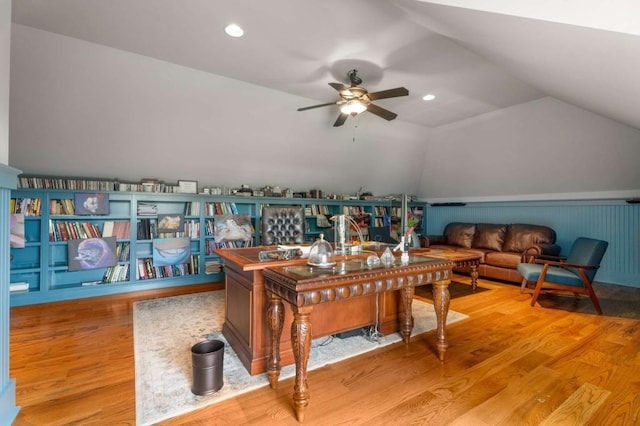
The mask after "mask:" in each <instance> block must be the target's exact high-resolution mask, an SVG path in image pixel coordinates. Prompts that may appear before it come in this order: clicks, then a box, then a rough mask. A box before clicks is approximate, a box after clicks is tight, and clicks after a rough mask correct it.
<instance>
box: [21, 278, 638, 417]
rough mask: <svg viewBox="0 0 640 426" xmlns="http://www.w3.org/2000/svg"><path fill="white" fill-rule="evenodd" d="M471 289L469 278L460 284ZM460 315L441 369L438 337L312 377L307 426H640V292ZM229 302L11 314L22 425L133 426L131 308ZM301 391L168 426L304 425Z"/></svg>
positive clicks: (100, 303)
mask: <svg viewBox="0 0 640 426" xmlns="http://www.w3.org/2000/svg"><path fill="white" fill-rule="evenodd" d="M457 279H458V280H460V281H463V282H468V280H469V278H468V277H464V276H462V277H457ZM479 284H480V286H483V287H488V288H491V289H492V291H485V292H482V293H478V294H475V295H472V296H467V297H462V298H458V299H454V300H452V301H451V309H453V310H455V311H458V312H462V313H465V314H467V315H469V318H468V319H467V320H464V321H461V322H459V323H456V324H453V325H451V326H449V327H448V335H449V342H450V347H449V350H448V351H447V354H446V361H445V363H444V364H441V363H440V362H439V361H438V359H437V357H436V355H435V344H434V334H433V332H430V333H426V334H424V335H422V336H418V337H415V338H413V339H412V342H411V344H410V345H408V346H407V345H404V344H402V343H399V344H396V345H392V346H388V347H385V348H381V349H379V350H376V351H374V352H370V353H368V354H365V355H362V356H359V357H355V358H351V359H349V360H346V361H343V362H340V363H337V364H333V365H330V366H327V367H324V368H322V369H319V370H315V371H312V372H310V373H309V386H310V392H311V401H310V405H309V407H308V409H307V413H306V418H305V422H304V423H305V424H307V425H336V424H342V425H361V424H366V425H369V426H370V425H379V424H385V425H388V424H393V425H405V424H416V425H421V424H425V425H426V424H428V425H449V424H454V425H483V424H484V425H538V424H548V425H551V424H553V425H557V424H562V425H565V424H566V425H568V424H571V425H583V424H584V425H637V424H640V354H639V349H640V288H629V287H620V286H610V285H604V284H596V293H597V294H598V296H599V298H600V302H601V305H602V308H603V310H604V313H605V314H604V316H598V315H595V310H594V309H593V307H592V306H591V303H590V301H589V300H588V299H586V298H583V299H580V300H579V301H575V300H574V299H573V297H567V298H558V297H552V296H545V297H544V298H542V299H541V303H542V305H543V306H544V307H540V306H536V307H534V308H532V307H530V306H529V300H530V296H529V295H527V294H520V289H519V287H518V286H515V285H509V284H501V283H494V282H490V281H486V280H480V281H479ZM217 288H222V284H220V283H218V284H209V285H202V286H193V287H189V288H177V289H170V290H167V291H155V292H147V293H137V294H133V295H119V296H109V297H102V298H95V299H85V300H80V301H70V302H63V303H53V304H47V305H36V306H28V307H19V308H12V309H11V336H10V345H11V346H10V367H11V368H10V377H11V378H15V379H16V382H17V390H16V394H17V395H16V398H17V403H18V405H20V406H21V407H22V408H21V411H20V413H19V415H18V418H17V420H16V422H15V424H16V425H68V424H82V425H84V424H96V425H97V424H100V425H103V424H105V425H133V424H135V403H134V398H135V395H134V380H135V378H134V365H133V335H132V315H131V311H132V305H133V302H134V301H136V300H140V299H144V298H151V297H163V296H167V295H174V294H182V293H188V292H194V291H206V290H211V289H217ZM292 386H293V380H292V379H288V380H282V381H281V382H280V384H279V387H278V389H277V390H275V391H274V390H271V389H270V388H269V387H268V386H266V387H264V388H261V389H258V390H256V391H253V392H250V393H247V394H244V395H241V396H239V397H237V398H233V399H230V400H227V401H224V402H221V403H218V404H215V405H213V406H210V407H207V408H204V409H201V410H199V411H194V412H191V413H188V414H185V415H183V416H180V417H178V418H174V419H170V420H168V421H165V422H164V423H163V424H166V425H183V424H206V425H210V424H211V425H240V424H260V425H263V424H264V425H295V424H298V423H297V422H296V420H295V418H294V415H293V410H292V408H291V394H292Z"/></svg>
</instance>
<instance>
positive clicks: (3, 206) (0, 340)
mask: <svg viewBox="0 0 640 426" xmlns="http://www.w3.org/2000/svg"><path fill="white" fill-rule="evenodd" d="M19 173H20V170H17V169H14V168H12V167H9V166H6V165H4V164H0V327H1V328H2V329H1V330H0V390H1V392H0V424H5V423H4V422H7V423H6V424H11V423H12V422H13V420H14V419H15V417H16V416H17V415H18V411H19V410H20V408H19V407H17V406H16V387H15V381H13V380H9V314H10V312H9V261H10V259H9V256H10V248H9V227H10V216H9V199H10V197H11V190H12V189H15V187H16V183H17V177H18V174H19Z"/></svg>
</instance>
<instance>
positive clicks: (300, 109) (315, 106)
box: [298, 102, 338, 111]
mask: <svg viewBox="0 0 640 426" xmlns="http://www.w3.org/2000/svg"><path fill="white" fill-rule="evenodd" d="M337 103H338V102H327V103H326V104H320V105H312V106H308V107H303V108H298V111H306V110H308V109H313V108H320V107H325V106H329V105H336V104H337Z"/></svg>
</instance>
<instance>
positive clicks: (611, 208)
mask: <svg viewBox="0 0 640 426" xmlns="http://www.w3.org/2000/svg"><path fill="white" fill-rule="evenodd" d="M449 222H474V223H480V222H485V223H531V224H536V225H546V226H550V227H551V228H553V229H554V230H555V231H556V234H557V243H558V244H559V245H560V246H561V247H562V253H563V254H567V252H568V251H569V248H570V247H571V244H572V243H573V241H574V240H575V239H576V238H578V237H590V238H597V239H601V240H605V241H608V242H609V248H608V250H607V252H606V254H605V257H604V259H603V261H602V265H601V267H600V270H599V271H598V274H597V275H596V281H600V282H605V283H611V284H620V285H625V286H630V287H640V204H629V203H626V202H625V201H624V200H607V201H599V200H594V201H564V202H563V201H546V202H542V201H540V202H503V203H468V204H467V205H466V206H442V207H438V206H428V207H427V234H428V235H440V234H442V231H443V230H444V227H445V226H446V225H447V224H448V223H449Z"/></svg>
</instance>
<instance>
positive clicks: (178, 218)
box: [158, 214, 184, 233]
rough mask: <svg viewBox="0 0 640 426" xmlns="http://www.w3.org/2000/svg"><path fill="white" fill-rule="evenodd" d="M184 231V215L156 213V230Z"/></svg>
mask: <svg viewBox="0 0 640 426" xmlns="http://www.w3.org/2000/svg"><path fill="white" fill-rule="evenodd" d="M182 231H184V215H181V214H158V232H165V233H166V232H182Z"/></svg>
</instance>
